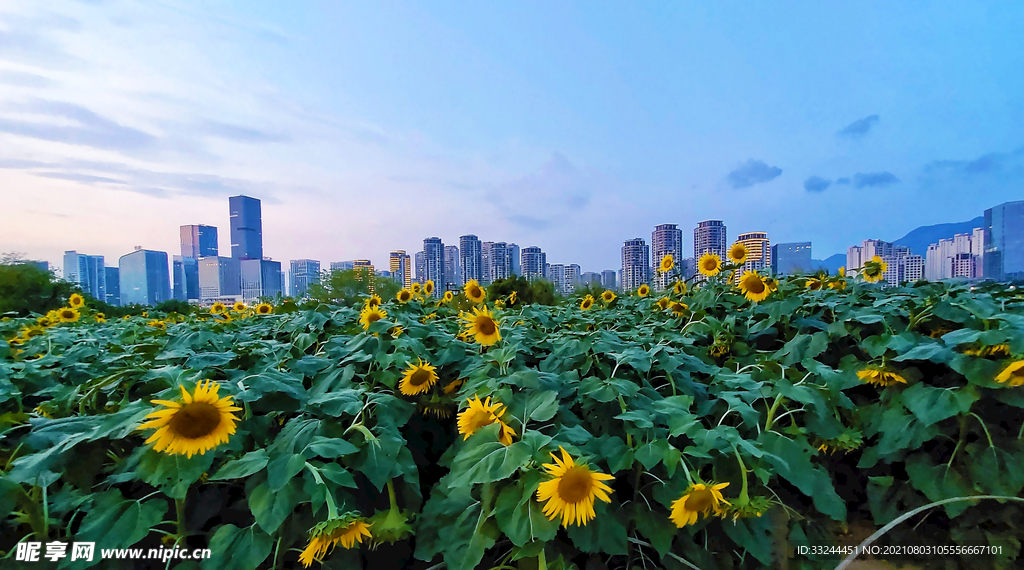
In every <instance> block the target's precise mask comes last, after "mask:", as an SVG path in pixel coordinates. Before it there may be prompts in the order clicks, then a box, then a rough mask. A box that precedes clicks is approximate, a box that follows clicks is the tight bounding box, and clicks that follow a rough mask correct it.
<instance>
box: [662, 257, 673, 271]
mask: <svg viewBox="0 0 1024 570" xmlns="http://www.w3.org/2000/svg"><path fill="white" fill-rule="evenodd" d="M675 266H676V260H675V259H673V257H672V254H671V253H669V254H666V255H665V257H662V258H661V267H660V268H661V271H662V272H668V271H672V268H673V267H675Z"/></svg>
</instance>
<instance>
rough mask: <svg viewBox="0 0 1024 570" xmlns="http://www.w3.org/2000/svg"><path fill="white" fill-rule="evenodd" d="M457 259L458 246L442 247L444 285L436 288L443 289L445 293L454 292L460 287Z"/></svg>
mask: <svg viewBox="0 0 1024 570" xmlns="http://www.w3.org/2000/svg"><path fill="white" fill-rule="evenodd" d="M459 257H460V256H459V248H458V246H454V245H446V246H444V277H445V283H442V284H438V287H444V289H445V290H446V291H448V290H452V291H454V290H458V289H459V288H460V287H462V285H463V283H462V268H461V267H459Z"/></svg>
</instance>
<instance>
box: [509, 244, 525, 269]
mask: <svg viewBox="0 0 1024 570" xmlns="http://www.w3.org/2000/svg"><path fill="white" fill-rule="evenodd" d="M505 253H506V255H508V274H509V275H510V276H511V275H522V274H523V265H522V255H521V254H520V253H519V245H518V244H514V243H510V244H508V247H507V248H506V249H505Z"/></svg>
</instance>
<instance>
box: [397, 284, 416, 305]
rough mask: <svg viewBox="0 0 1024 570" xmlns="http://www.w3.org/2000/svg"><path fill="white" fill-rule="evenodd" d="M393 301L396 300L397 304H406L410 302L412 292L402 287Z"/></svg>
mask: <svg viewBox="0 0 1024 570" xmlns="http://www.w3.org/2000/svg"><path fill="white" fill-rule="evenodd" d="M395 299H398V302H399V303H408V302H409V301H412V291H410V290H408V289H406V288H404V287H403V288H402V289H401V290H399V291H398V294H396V295H395Z"/></svg>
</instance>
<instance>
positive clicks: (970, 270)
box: [924, 228, 985, 281]
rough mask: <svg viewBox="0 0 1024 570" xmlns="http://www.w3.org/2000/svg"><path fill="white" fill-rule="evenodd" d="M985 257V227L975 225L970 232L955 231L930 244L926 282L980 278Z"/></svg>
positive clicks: (926, 256)
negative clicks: (948, 236) (956, 232)
mask: <svg viewBox="0 0 1024 570" xmlns="http://www.w3.org/2000/svg"><path fill="white" fill-rule="evenodd" d="M984 258H985V230H984V228H974V231H973V232H971V233H969V234H967V233H963V234H956V235H955V236H953V237H952V238H947V239H941V240H939V243H933V244H931V245H929V246H928V252H927V254H926V255H925V269H924V278H925V279H927V280H929V281H939V280H942V279H953V278H965V279H979V278H981V277H983V275H984V269H985V267H984Z"/></svg>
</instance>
